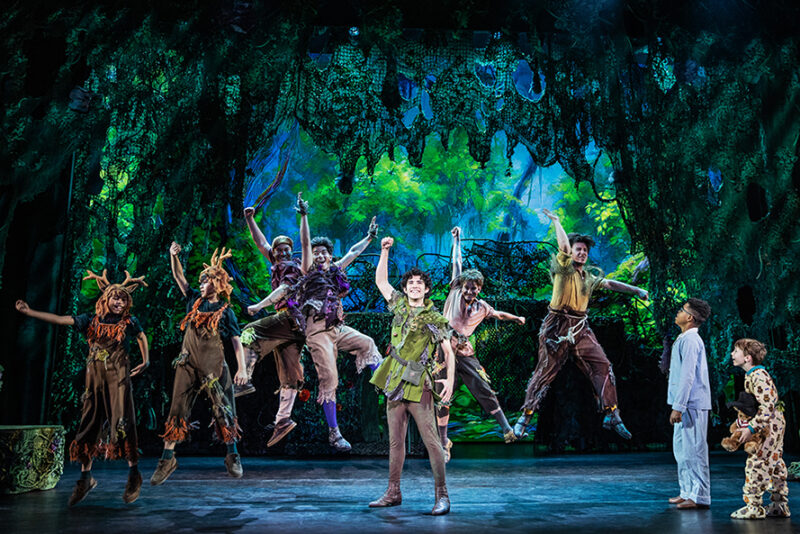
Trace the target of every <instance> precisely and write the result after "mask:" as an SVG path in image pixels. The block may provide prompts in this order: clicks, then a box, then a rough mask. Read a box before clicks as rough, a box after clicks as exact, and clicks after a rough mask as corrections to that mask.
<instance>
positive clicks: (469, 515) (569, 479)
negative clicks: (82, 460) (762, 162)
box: [0, 448, 800, 534]
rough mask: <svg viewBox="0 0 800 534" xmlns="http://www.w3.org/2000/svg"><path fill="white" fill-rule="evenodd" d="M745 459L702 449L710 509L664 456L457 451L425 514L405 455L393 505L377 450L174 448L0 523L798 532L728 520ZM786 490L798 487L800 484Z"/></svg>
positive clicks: (72, 527) (131, 528) (102, 528)
mask: <svg viewBox="0 0 800 534" xmlns="http://www.w3.org/2000/svg"><path fill="white" fill-rule="evenodd" d="M454 452H458V448H456V449H454ZM744 460H745V457H744V455H743V454H728V453H714V454H712V458H711V478H712V499H713V502H712V507H711V509H710V510H700V511H678V510H675V509H674V508H673V507H671V506H670V505H668V504H667V502H666V499H667V498H668V497H670V496H672V495H674V494H675V493H676V487H677V486H676V472H675V465H674V462H673V460H672V455H671V454H670V453H644V454H613V455H580V456H578V455H572V456H549V457H535V458H489V459H466V458H455V459H453V461H451V462H450V463H449V464H448V468H447V478H448V487H449V490H450V496H451V501H452V510H451V512H450V514H449V515H447V516H443V517H432V516H430V515H426V514H427V513H428V512H430V509H431V507H432V505H433V480H432V477H431V474H430V467H429V464H428V462H427V460H424V459H411V460H408V461H407V463H406V466H405V471H404V479H403V484H402V488H403V504H402V506H399V507H395V508H388V509H382V510H373V509H369V508H367V503H368V502H369V501H370V500H372V499H374V498H376V497H378V496H380V495H381V493H382V492H383V490H384V488H385V487H386V476H387V469H388V460H387V459H385V458H368V459H363V458H347V457H345V458H334V459H322V460H296V459H279V460H275V459H269V458H244V468H245V476H244V478H243V479H241V480H236V479H232V478H229V477H227V476H226V474H225V471H224V467H223V465H222V458H197V457H195V458H190V457H179V468H178V470H177V471H176V472H175V473H174V474H173V475H172V477H171V478H170V479H169V480H168V481H167V482H166V483H165V484H164V485H163V486H160V487H155V488H154V487H151V486H150V485H149V484H148V483H147V479H148V478H149V476H150V474H151V473H152V471H153V469H154V467H155V464H156V460H155V459H152V458H148V459H144V460H142V462H141V467H142V473H143V475H144V476H145V486H144V487H143V489H142V496H141V497H140V498H139V500H138V501H137V502H136V503H134V504H131V505H125V504H124V503H123V502H122V499H121V495H122V490H123V487H124V483H125V477H126V474H127V468H126V466H125V465H124V463H123V462H110V463H105V464H102V463H99V462H98V463H97V464H96V466H97V467H96V468H95V470H94V471H95V478H97V480H98V482H99V484H98V486H97V488H96V489H95V490H94V491H93V492H92V493H90V494H89V496H88V497H87V498H86V500H85V501H83V502H82V503H80V504H79V505H77V506H75V507H73V508H72V509H68V508H67V506H66V502H67V498H68V497H69V494H70V492H71V490H72V485H73V484H74V481H75V479H76V478H77V476H78V468H77V467H74V466H68V467H67V469H66V472H65V473H64V477H63V478H62V480H61V482H60V483H59V485H58V486H57V487H56V488H55V489H54V490H51V491H45V492H36V493H27V494H22V495H15V496H5V497H2V498H0V517H1V518H2V520H1V521H0V525H2V530H3V532H8V533H15V534H17V533H20V534H21V533H36V534H43V533H49V532H87V533H89V532H91V533H93V534H100V533H103V532H113V533H124V532H138V533H141V534H145V533H147V534H149V533H155V532H170V533H175V534H179V533H184V532H208V533H211V532H229V533H239V532H302V531H305V532H308V533H309V534H312V533H314V534H315V533H317V532H319V533H326V532H351V533H355V532H403V533H405V534H416V533H422V532H460V533H465V534H466V533H472V532H487V531H493V532H537V531H540V532H580V533H588V532H608V533H611V532H614V533H616V532H653V533H661V532H704V533H705V532H721V533H722V532H724V533H739V532H741V533H757V532H765V533H773V532H777V533H780V532H797V531H800V528H797V527H798V526H800V524H799V525H794V524H793V523H792V521H791V520H789V519H768V520H764V521H734V520H731V519H730V518H729V517H728V514H729V513H730V512H731V511H732V510H734V509H736V508H738V507H739V506H741V494H740V491H741V486H742V482H743V477H744V475H743V469H742V468H743V465H744ZM795 488H797V489H795ZM790 491H792V492H794V491H797V494H798V495H800V484H797V483H792V485H791V486H790ZM797 502H798V504H797V505H796V507H795V511H796V512H798V513H800V500H799V501H797ZM790 503H791V495H790ZM798 521H799V522H800V520H798Z"/></svg>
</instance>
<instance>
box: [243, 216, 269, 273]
mask: <svg viewBox="0 0 800 534" xmlns="http://www.w3.org/2000/svg"><path fill="white" fill-rule="evenodd" d="M255 213H256V210H255V209H253V208H249V207H248V208H245V209H244V220H245V222H247V229H248V230H250V237H252V238H253V243H255V244H256V246H257V247H258V250H259V252H261V254H262V255H263V256H264V257H265V258H267V259H268V260H269V261H270V263H275V257H274V256H273V255H272V247H271V246H270V244H269V242H268V241H267V238H266V236H265V235H264V233H263V232H262V231H261V228H259V227H258V225H257V224H256V220H255Z"/></svg>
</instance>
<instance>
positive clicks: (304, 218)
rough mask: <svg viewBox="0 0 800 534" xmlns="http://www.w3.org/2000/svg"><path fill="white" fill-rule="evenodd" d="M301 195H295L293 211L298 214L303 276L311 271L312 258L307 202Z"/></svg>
mask: <svg viewBox="0 0 800 534" xmlns="http://www.w3.org/2000/svg"><path fill="white" fill-rule="evenodd" d="M301 195H302V193H297V206H296V207H295V209H296V210H297V213H299V214H300V250H301V251H302V253H303V256H302V259H301V263H300V269H301V270H302V271H303V274H305V273H307V272H308V271H309V269H311V264H312V263H313V262H314V256H313V255H312V254H311V229H310V228H309V227H308V202H306V201H305V200H303V198H302V196H301Z"/></svg>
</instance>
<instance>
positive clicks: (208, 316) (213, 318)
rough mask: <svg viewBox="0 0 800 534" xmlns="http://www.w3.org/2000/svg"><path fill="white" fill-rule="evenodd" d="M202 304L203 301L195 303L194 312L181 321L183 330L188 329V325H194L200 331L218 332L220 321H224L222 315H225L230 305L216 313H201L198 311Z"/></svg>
mask: <svg viewBox="0 0 800 534" xmlns="http://www.w3.org/2000/svg"><path fill="white" fill-rule="evenodd" d="M202 302H203V299H197V300H196V301H194V306H192V311H190V312H189V313H187V314H186V317H184V318H183V320H182V321H181V330H185V329H186V324H187V323H192V325H193V326H194V327H195V328H196V329H198V330H199V329H201V328H207V329H208V330H210V331H211V332H216V331H217V327H218V326H219V321H220V319H222V314H223V313H225V310H226V309H227V308H228V304H227V303H226V304H223V306H222V307H221V308H220V309H218V310H217V311H214V312H201V311H198V308H199V307H200V304H201V303H202Z"/></svg>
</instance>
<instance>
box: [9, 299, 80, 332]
mask: <svg viewBox="0 0 800 534" xmlns="http://www.w3.org/2000/svg"><path fill="white" fill-rule="evenodd" d="M14 306H15V307H16V308H17V311H18V312H20V313H21V314H23V315H27V316H28V317H33V318H34V319H39V320H41V321H45V322H47V323H52V324H58V325H63V326H72V325H74V324H75V319H73V318H72V316H71V315H56V314H54V313H48V312H41V311H36V310H34V309H32V308H31V307H30V306H28V303H27V302H25V301H24V300H18V301H17V302H16V304H15V305H14Z"/></svg>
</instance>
